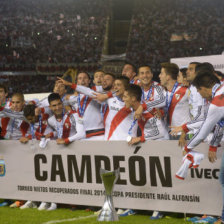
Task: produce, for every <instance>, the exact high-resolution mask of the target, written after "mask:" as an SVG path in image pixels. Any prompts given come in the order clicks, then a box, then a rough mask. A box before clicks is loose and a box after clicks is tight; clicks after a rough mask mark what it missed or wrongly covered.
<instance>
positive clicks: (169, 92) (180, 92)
mask: <svg viewBox="0 0 224 224" xmlns="http://www.w3.org/2000/svg"><path fill="white" fill-rule="evenodd" d="M161 66H162V68H161V73H160V75H159V78H160V82H161V85H162V86H163V87H165V88H166V91H165V92H164V94H165V96H166V105H165V113H166V116H167V120H168V122H167V123H168V125H169V126H178V124H179V125H182V124H185V123H186V122H188V121H190V113H189V105H188V95H189V93H188V89H187V88H186V87H184V86H180V85H179V84H178V82H177V75H178V72H179V69H178V66H177V65H176V64H173V63H162V64H161Z"/></svg>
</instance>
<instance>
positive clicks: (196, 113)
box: [186, 62, 204, 120]
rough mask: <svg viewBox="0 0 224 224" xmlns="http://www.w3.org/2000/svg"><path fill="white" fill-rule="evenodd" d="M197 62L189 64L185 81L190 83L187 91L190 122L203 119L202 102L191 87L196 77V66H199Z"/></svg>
mask: <svg viewBox="0 0 224 224" xmlns="http://www.w3.org/2000/svg"><path fill="white" fill-rule="evenodd" d="M199 64H200V63H199V62H191V63H190V64H189V65H188V68H187V72H186V73H187V81H188V82H189V83H190V86H189V90H190V95H189V105H190V113H191V120H196V119H200V118H204V100H203V99H202V97H201V95H200V94H199V93H198V92H197V89H196V87H195V86H193V85H191V83H192V82H193V80H194V78H195V77H196V66H197V65H199Z"/></svg>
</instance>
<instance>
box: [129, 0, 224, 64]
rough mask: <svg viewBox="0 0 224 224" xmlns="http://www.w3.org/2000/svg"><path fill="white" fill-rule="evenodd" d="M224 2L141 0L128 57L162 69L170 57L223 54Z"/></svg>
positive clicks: (133, 21) (136, 11) (132, 30)
mask: <svg viewBox="0 0 224 224" xmlns="http://www.w3.org/2000/svg"><path fill="white" fill-rule="evenodd" d="M223 36H224V1H221V0H214V1H210V0H190V1H185V0H170V1H164V0H141V1H137V5H136V7H135V10H134V15H133V19H132V25H131V32H130V35H129V43H128V48H127V58H128V59H129V60H130V61H132V62H133V63H135V64H137V65H138V64H142V63H150V64H151V66H152V67H153V68H158V66H157V65H158V64H159V63H160V62H164V61H169V59H170V58H177V57H189V56H199V55H200V56H202V55H213V54H221V53H222V51H223V49H224V41H223Z"/></svg>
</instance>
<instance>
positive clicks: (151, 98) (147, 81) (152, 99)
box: [138, 65, 165, 111]
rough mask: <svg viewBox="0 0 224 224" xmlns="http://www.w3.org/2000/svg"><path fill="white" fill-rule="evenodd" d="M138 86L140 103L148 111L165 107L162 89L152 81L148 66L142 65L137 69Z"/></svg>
mask: <svg viewBox="0 0 224 224" xmlns="http://www.w3.org/2000/svg"><path fill="white" fill-rule="evenodd" d="M138 77H139V81H140V86H141V87H142V100H141V102H142V103H145V104H146V105H147V107H148V111H150V110H152V109H153V108H161V107H164V106H165V96H164V92H163V91H164V89H163V87H162V86H160V85H159V83H158V82H155V81H153V80H152V78H153V74H152V71H151V68H150V66H148V65H143V66H140V67H139V69H138Z"/></svg>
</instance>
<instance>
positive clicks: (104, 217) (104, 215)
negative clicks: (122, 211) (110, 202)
mask: <svg viewBox="0 0 224 224" xmlns="http://www.w3.org/2000/svg"><path fill="white" fill-rule="evenodd" d="M97 220H98V221H119V217H118V215H117V213H116V211H115V210H114V211H111V210H102V211H101V212H100V214H99V216H98V218H97Z"/></svg>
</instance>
